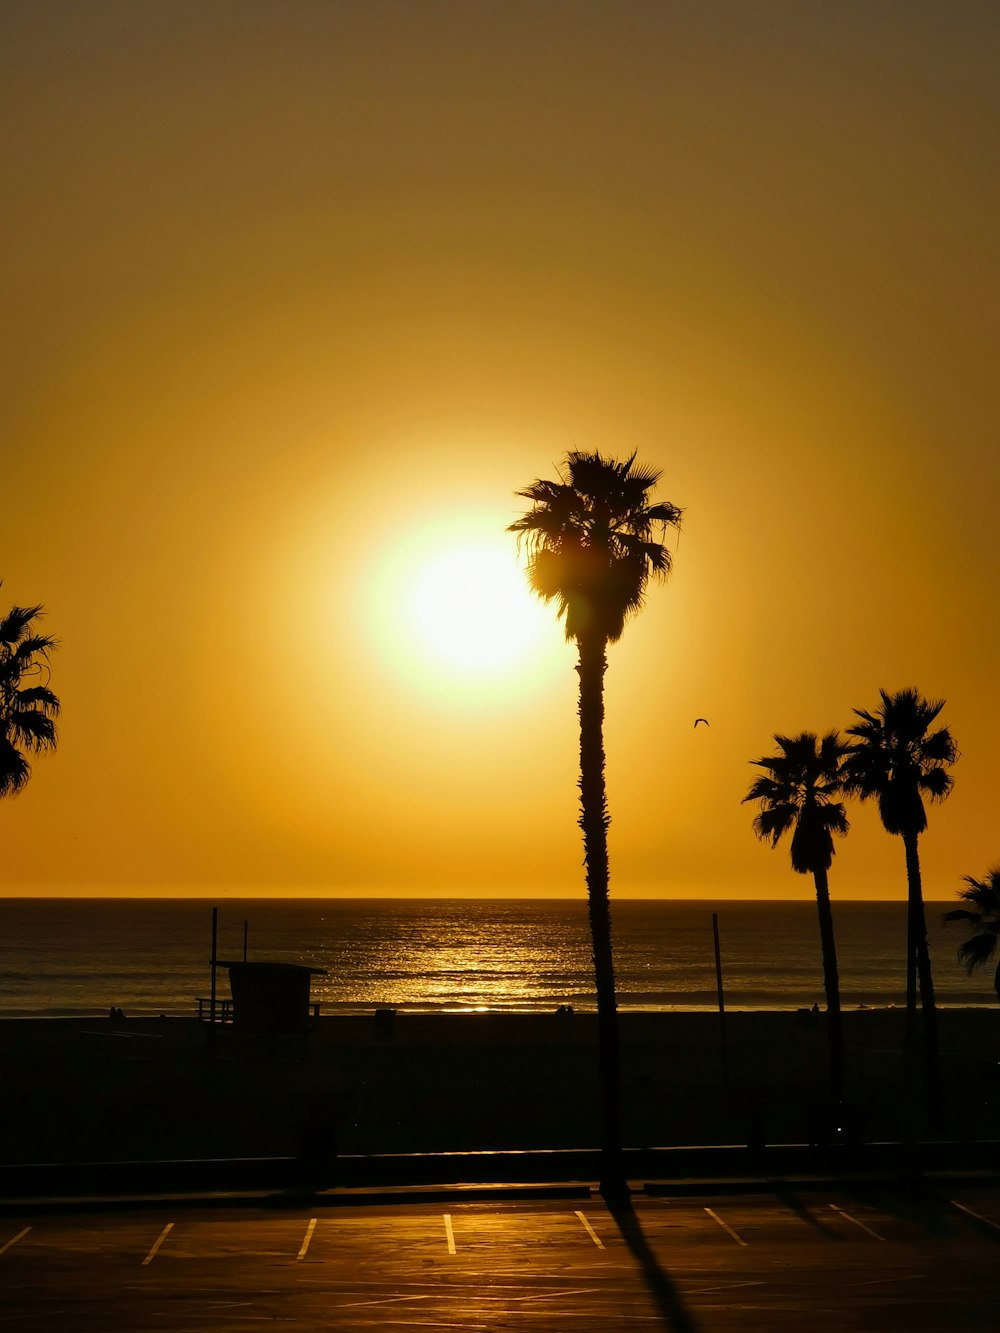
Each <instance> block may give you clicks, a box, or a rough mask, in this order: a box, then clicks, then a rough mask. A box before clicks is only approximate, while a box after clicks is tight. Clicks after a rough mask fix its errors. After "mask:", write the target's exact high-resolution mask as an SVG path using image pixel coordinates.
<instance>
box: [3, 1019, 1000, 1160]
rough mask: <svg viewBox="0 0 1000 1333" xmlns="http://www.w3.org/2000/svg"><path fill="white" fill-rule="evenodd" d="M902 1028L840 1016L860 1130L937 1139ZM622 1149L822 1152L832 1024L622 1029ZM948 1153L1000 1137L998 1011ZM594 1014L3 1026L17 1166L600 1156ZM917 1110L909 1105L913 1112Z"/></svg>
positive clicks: (964, 1044)
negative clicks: (769, 1147) (543, 1152)
mask: <svg viewBox="0 0 1000 1333" xmlns="http://www.w3.org/2000/svg"><path fill="white" fill-rule="evenodd" d="M903 1017H904V1015H903V1013H902V1012H901V1011H899V1010H892V1009H879V1010H876V1009H871V1010H861V1011H852V1012H849V1013H847V1014H845V1028H846V1036H847V1044H848V1089H849V1098H848V1100H849V1114H850V1119H851V1129H852V1130H853V1132H855V1133H856V1134H857V1135H858V1136H859V1137H861V1138H864V1139H865V1140H867V1141H879V1140H887V1139H896V1138H899V1137H901V1136H904V1135H905V1134H906V1133H907V1132H908V1131H910V1132H914V1133H916V1134H917V1135H923V1134H924V1133H925V1124H924V1119H923V1109H922V1106H921V1104H920V1099H919V1097H918V1098H916V1099H911V1098H908V1097H907V1096H906V1093H905V1090H904V1083H903V1062H902V1056H901V1045H902V1028H903ZM621 1024H622V1036H623V1102H624V1126H625V1139H626V1144H627V1146H630V1147H653V1146H670V1145H684V1144H689V1145H695V1144H713V1143H746V1142H747V1141H748V1138H750V1137H752V1136H754V1135H759V1136H762V1137H763V1140H764V1141H766V1142H767V1143H790V1142H811V1141H815V1140H816V1139H817V1138H821V1137H822V1135H823V1134H824V1132H825V1131H826V1129H827V1128H828V1124H827V1114H826V1104H825V1069H826V1039H825V1031H824V1019H823V1017H822V1015H813V1014H810V1013H802V1012H800V1013H796V1012H780V1013H779V1012H736V1013H731V1014H727V1016H726V1046H727V1052H728V1067H729V1068H728V1072H729V1079H728V1086H727V1081H726V1079H725V1077H724V1070H723V1062H722V1048H721V1041H720V1024H719V1018H718V1015H717V1014H712V1013H642V1014H624V1015H622V1019H621ZM940 1024H941V1047H942V1066H943V1073H944V1085H945V1091H946V1098H947V1114H948V1121H947V1131H948V1135H949V1137H951V1138H957V1139H969V1140H973V1139H977V1138H992V1137H994V1135H995V1132H996V1124H997V1113H998V1110H1000V1011H994V1010H987V1009H962V1010H945V1011H942V1013H941V1015H940ZM595 1047H596V1020H595V1016H594V1015H593V1014H582V1013H576V1014H574V1015H571V1016H563V1015H557V1014H552V1015H541V1016H539V1015H531V1016H529V1015H495V1014H470V1015H461V1014H452V1015H423V1014H406V1013H400V1014H397V1015H396V1017H395V1019H394V1021H393V1022H392V1024H391V1027H390V1028H389V1030H386V1029H385V1028H384V1027H380V1025H379V1024H378V1023H377V1022H376V1019H375V1016H374V1014H373V1015H371V1016H363V1017H336V1018H333V1017H330V1018H323V1019H320V1020H319V1022H318V1024H317V1025H316V1026H315V1027H314V1028H313V1030H311V1031H310V1032H309V1033H308V1034H306V1035H304V1036H290V1037H278V1036H263V1035H251V1034H241V1033H240V1032H239V1031H237V1030H235V1029H232V1028H228V1027H227V1028H225V1029H222V1028H217V1029H216V1030H215V1035H214V1049H213V1038H212V1036H211V1034H210V1032H209V1030H208V1028H207V1026H205V1025H200V1024H199V1023H198V1022H197V1021H196V1020H194V1019H179V1018H165V1019H142V1020H140V1019H133V1020H125V1021H124V1022H120V1023H117V1024H111V1023H109V1022H108V1021H107V1020H95V1019H11V1020H5V1021H3V1022H2V1023H0V1070H2V1076H3V1087H4V1093H5V1095H4V1097H3V1101H2V1106H0V1142H2V1144H3V1160H4V1161H5V1162H7V1163H25V1162H87V1161H112V1160H119V1161H121V1160H142V1159H164V1158H202V1157H244V1156H284V1155H298V1154H300V1153H301V1152H303V1151H304V1149H305V1148H306V1147H307V1146H313V1145H315V1144H316V1143H317V1142H319V1143H320V1144H322V1145H325V1146H326V1147H329V1146H331V1145H333V1144H335V1146H336V1150H337V1151H338V1152H340V1153H397V1152H437V1151H449V1150H450V1151H459V1150H480V1149H499V1148H525V1149H528V1148H581V1147H593V1146H595V1145H596V1144H597V1141H598V1125H597V1114H596V1097H595V1068H596V1059H595ZM914 1102H915V1104H914Z"/></svg>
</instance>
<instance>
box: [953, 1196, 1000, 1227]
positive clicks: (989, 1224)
mask: <svg viewBox="0 0 1000 1333" xmlns="http://www.w3.org/2000/svg"><path fill="white" fill-rule="evenodd" d="M948 1202H949V1203H950V1204H951V1206H952V1207H953V1208H959V1209H961V1211H962V1212H963V1213H968V1215H969V1216H970V1217H974V1218H975V1219H976V1221H977V1222H982V1224H983V1226H987V1227H992V1228H993V1230H994V1231H1000V1226H998V1225H997V1223H996V1222H991V1221H990V1219H989V1218H988V1217H983V1215H982V1213H974V1212H973V1211H972V1209H971V1208H966V1206H965V1204H964V1203H959V1202H958V1200H957V1199H949V1200H948Z"/></svg>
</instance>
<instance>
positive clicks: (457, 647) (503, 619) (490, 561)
mask: <svg viewBox="0 0 1000 1333" xmlns="http://www.w3.org/2000/svg"><path fill="white" fill-rule="evenodd" d="M406 610H407V618H408V620H409V623H410V627H411V629H412V631H413V633H414V635H415V636H416V639H417V641H418V642H419V644H420V645H421V647H422V648H423V650H424V652H425V653H426V654H427V655H428V656H429V657H431V658H433V659H434V660H435V661H437V662H438V663H440V664H441V665H443V666H445V667H453V668H457V669H459V670H460V671H462V672H463V673H466V672H469V673H492V672H498V671H501V670H504V669H506V668H508V667H511V666H514V665H516V664H518V663H520V662H522V661H523V660H524V659H525V658H526V657H527V656H529V655H530V654H531V653H532V652H533V651H535V650H537V649H538V648H539V647H540V644H541V639H542V635H543V634H544V633H545V632H546V631H548V632H549V633H551V623H550V622H551V619H552V612H551V611H550V610H546V608H545V607H544V606H542V604H541V603H540V602H539V601H538V599H537V598H536V597H534V596H533V595H532V593H531V592H530V590H529V589H528V587H527V584H526V583H525V578H524V571H523V569H521V568H520V567H519V565H518V563H517V561H516V559H515V556H514V552H513V550H512V549H506V550H505V549H503V548H502V547H500V546H498V545H494V544H492V543H489V542H486V541H479V542H474V541H465V542H462V543H459V544H457V545H455V546H453V547H448V548H446V549H443V550H440V551H437V552H435V553H433V554H432V555H430V556H429V557H428V558H427V559H426V560H425V561H423V562H422V563H420V564H419V565H418V566H417V568H416V569H415V570H414V572H413V578H412V582H411V583H410V586H409V587H408V589H407V592H406Z"/></svg>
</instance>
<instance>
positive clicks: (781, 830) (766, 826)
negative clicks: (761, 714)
mask: <svg viewBox="0 0 1000 1333" xmlns="http://www.w3.org/2000/svg"><path fill="white" fill-rule="evenodd" d="M774 741H775V744H776V745H777V747H778V750H779V751H780V753H779V754H776V755H772V756H771V758H769V759H768V758H763V759H753V760H751V763H753V764H754V765H755V766H756V767H757V768H762V769H763V770H764V772H763V773H761V774H760V775H759V776H758V777H756V778H755V779H754V781H753V783H752V785H751V787H750V790H749V792H748V793H747V794H746V796H745V797H744V798H743V800H744V802H746V801H759V802H760V813H759V814H758V815H757V817H756V818H755V819H754V821H753V830H754V832H755V833H756V834H757V836H758V838H761V839H762V840H763V841H765V842H769V843H770V844H771V846H772V847H774V846H776V845H777V843H778V841H779V839H780V838H782V837H783V836H784V834H786V833H787V832H788V830H789V829H791V830H792V845H791V853H792V869H793V870H797V871H798V873H799V874H800V875H808V874H814V873H815V872H816V871H817V870H820V869H822V870H829V868H830V865H831V864H832V862H833V854H834V845H833V835H834V834H837V835H838V836H840V837H843V835H844V834H845V833H846V832H847V830H848V828H849V827H850V825H849V824H848V822H847V814H846V811H845V810H844V806H843V805H842V804H841V803H840V802H839V801H837V800H835V799H834V798H835V797H836V796H838V795H839V794H840V791H841V779H840V765H841V762H842V760H843V758H844V755H845V754H846V753H847V752H848V749H849V747H848V745H847V744H846V742H845V741H843V740H842V739H841V737H840V734H839V733H838V732H836V731H829V732H827V734H826V735H825V736H824V737H823V739H822V740H820V739H819V738H818V737H817V736H816V735H815V734H814V733H813V732H811V731H804V732H802V733H801V735H798V736H791V737H790V736H775V738H774Z"/></svg>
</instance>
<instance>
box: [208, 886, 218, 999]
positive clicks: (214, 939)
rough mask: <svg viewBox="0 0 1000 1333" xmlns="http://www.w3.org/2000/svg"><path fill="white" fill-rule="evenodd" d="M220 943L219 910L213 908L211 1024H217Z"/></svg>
mask: <svg viewBox="0 0 1000 1333" xmlns="http://www.w3.org/2000/svg"><path fill="white" fill-rule="evenodd" d="M218 942H219V909H218V908H217V907H213V908H212V1000H211V1016H210V1017H209V1020H208V1021H209V1022H210V1023H214V1022H215V967H216V961H217V959H218V952H217V945H218Z"/></svg>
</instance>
